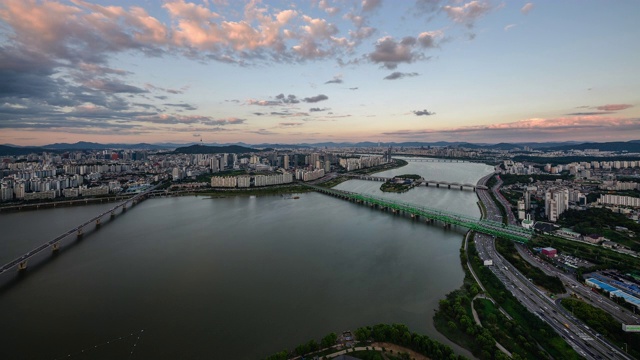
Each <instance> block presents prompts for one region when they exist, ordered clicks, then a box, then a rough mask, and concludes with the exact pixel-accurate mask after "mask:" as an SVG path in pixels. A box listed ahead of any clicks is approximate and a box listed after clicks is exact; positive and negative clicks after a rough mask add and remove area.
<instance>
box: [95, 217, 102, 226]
mask: <svg viewBox="0 0 640 360" xmlns="http://www.w3.org/2000/svg"><path fill="white" fill-rule="evenodd" d="M100 225H101V224H100V218H97V219H96V227H100Z"/></svg>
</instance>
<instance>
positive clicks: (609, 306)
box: [516, 244, 640, 324]
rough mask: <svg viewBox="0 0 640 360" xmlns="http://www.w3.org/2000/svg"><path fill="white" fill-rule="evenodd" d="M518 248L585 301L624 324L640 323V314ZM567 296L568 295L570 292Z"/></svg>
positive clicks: (534, 263)
mask: <svg viewBox="0 0 640 360" xmlns="http://www.w3.org/2000/svg"><path fill="white" fill-rule="evenodd" d="M516 249H517V250H518V254H519V255H520V256H521V257H522V258H523V259H525V260H526V261H527V262H529V263H530V264H532V265H533V266H536V267H538V268H539V269H540V270H542V271H543V272H544V273H545V274H547V275H549V276H557V277H558V278H559V279H560V280H561V281H562V283H563V284H564V286H565V287H566V288H567V290H568V291H570V292H574V293H575V294H576V295H578V296H579V297H580V298H582V300H583V301H585V302H587V303H590V304H591V305H593V306H595V307H598V308H600V309H602V310H604V311H606V312H607V313H609V314H611V316H613V317H614V318H615V319H616V320H618V321H620V322H621V323H623V324H640V315H638V314H634V313H633V312H631V311H629V310H627V309H624V308H622V307H620V305H618V304H616V303H615V302H613V301H612V300H611V299H609V298H608V297H607V296H604V295H601V294H600V293H597V292H593V291H591V288H590V287H588V286H585V285H584V284H582V283H581V282H579V281H577V280H576V279H575V277H574V276H573V275H572V274H567V273H565V272H564V271H563V270H561V269H557V268H555V267H554V266H552V265H551V264H549V263H547V262H546V261H544V260H541V259H539V258H538V257H536V256H535V255H534V254H532V253H531V252H530V251H529V249H527V248H526V247H524V246H521V245H520V244H516ZM565 296H568V294H567V295H565Z"/></svg>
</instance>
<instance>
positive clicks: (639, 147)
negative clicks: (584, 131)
mask: <svg viewBox="0 0 640 360" xmlns="http://www.w3.org/2000/svg"><path fill="white" fill-rule="evenodd" d="M586 149H598V150H600V151H628V152H640V141H638V140H632V141H627V142H622V141H615V142H604V143H595V142H594V143H591V142H589V143H582V144H575V145H562V146H555V147H549V148H545V149H544V150H553V151H566V150H586Z"/></svg>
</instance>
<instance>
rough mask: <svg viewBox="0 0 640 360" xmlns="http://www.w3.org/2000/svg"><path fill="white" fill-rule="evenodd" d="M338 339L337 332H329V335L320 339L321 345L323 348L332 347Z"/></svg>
mask: <svg viewBox="0 0 640 360" xmlns="http://www.w3.org/2000/svg"><path fill="white" fill-rule="evenodd" d="M337 340H338V335H336V333H331V334H328V335H327V336H325V337H323V338H322V340H320V347H322V348H328V347H331V346H333V345H335V344H336V341H337Z"/></svg>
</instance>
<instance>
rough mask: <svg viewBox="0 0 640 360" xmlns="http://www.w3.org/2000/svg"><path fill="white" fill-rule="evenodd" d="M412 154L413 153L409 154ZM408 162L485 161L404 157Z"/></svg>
mask: <svg viewBox="0 0 640 360" xmlns="http://www.w3.org/2000/svg"><path fill="white" fill-rule="evenodd" d="M407 156H411V155H407ZM402 160H404V161H408V162H445V163H483V162H484V161H482V160H460V159H442V158H410V159H406V158H405V159H402Z"/></svg>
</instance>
